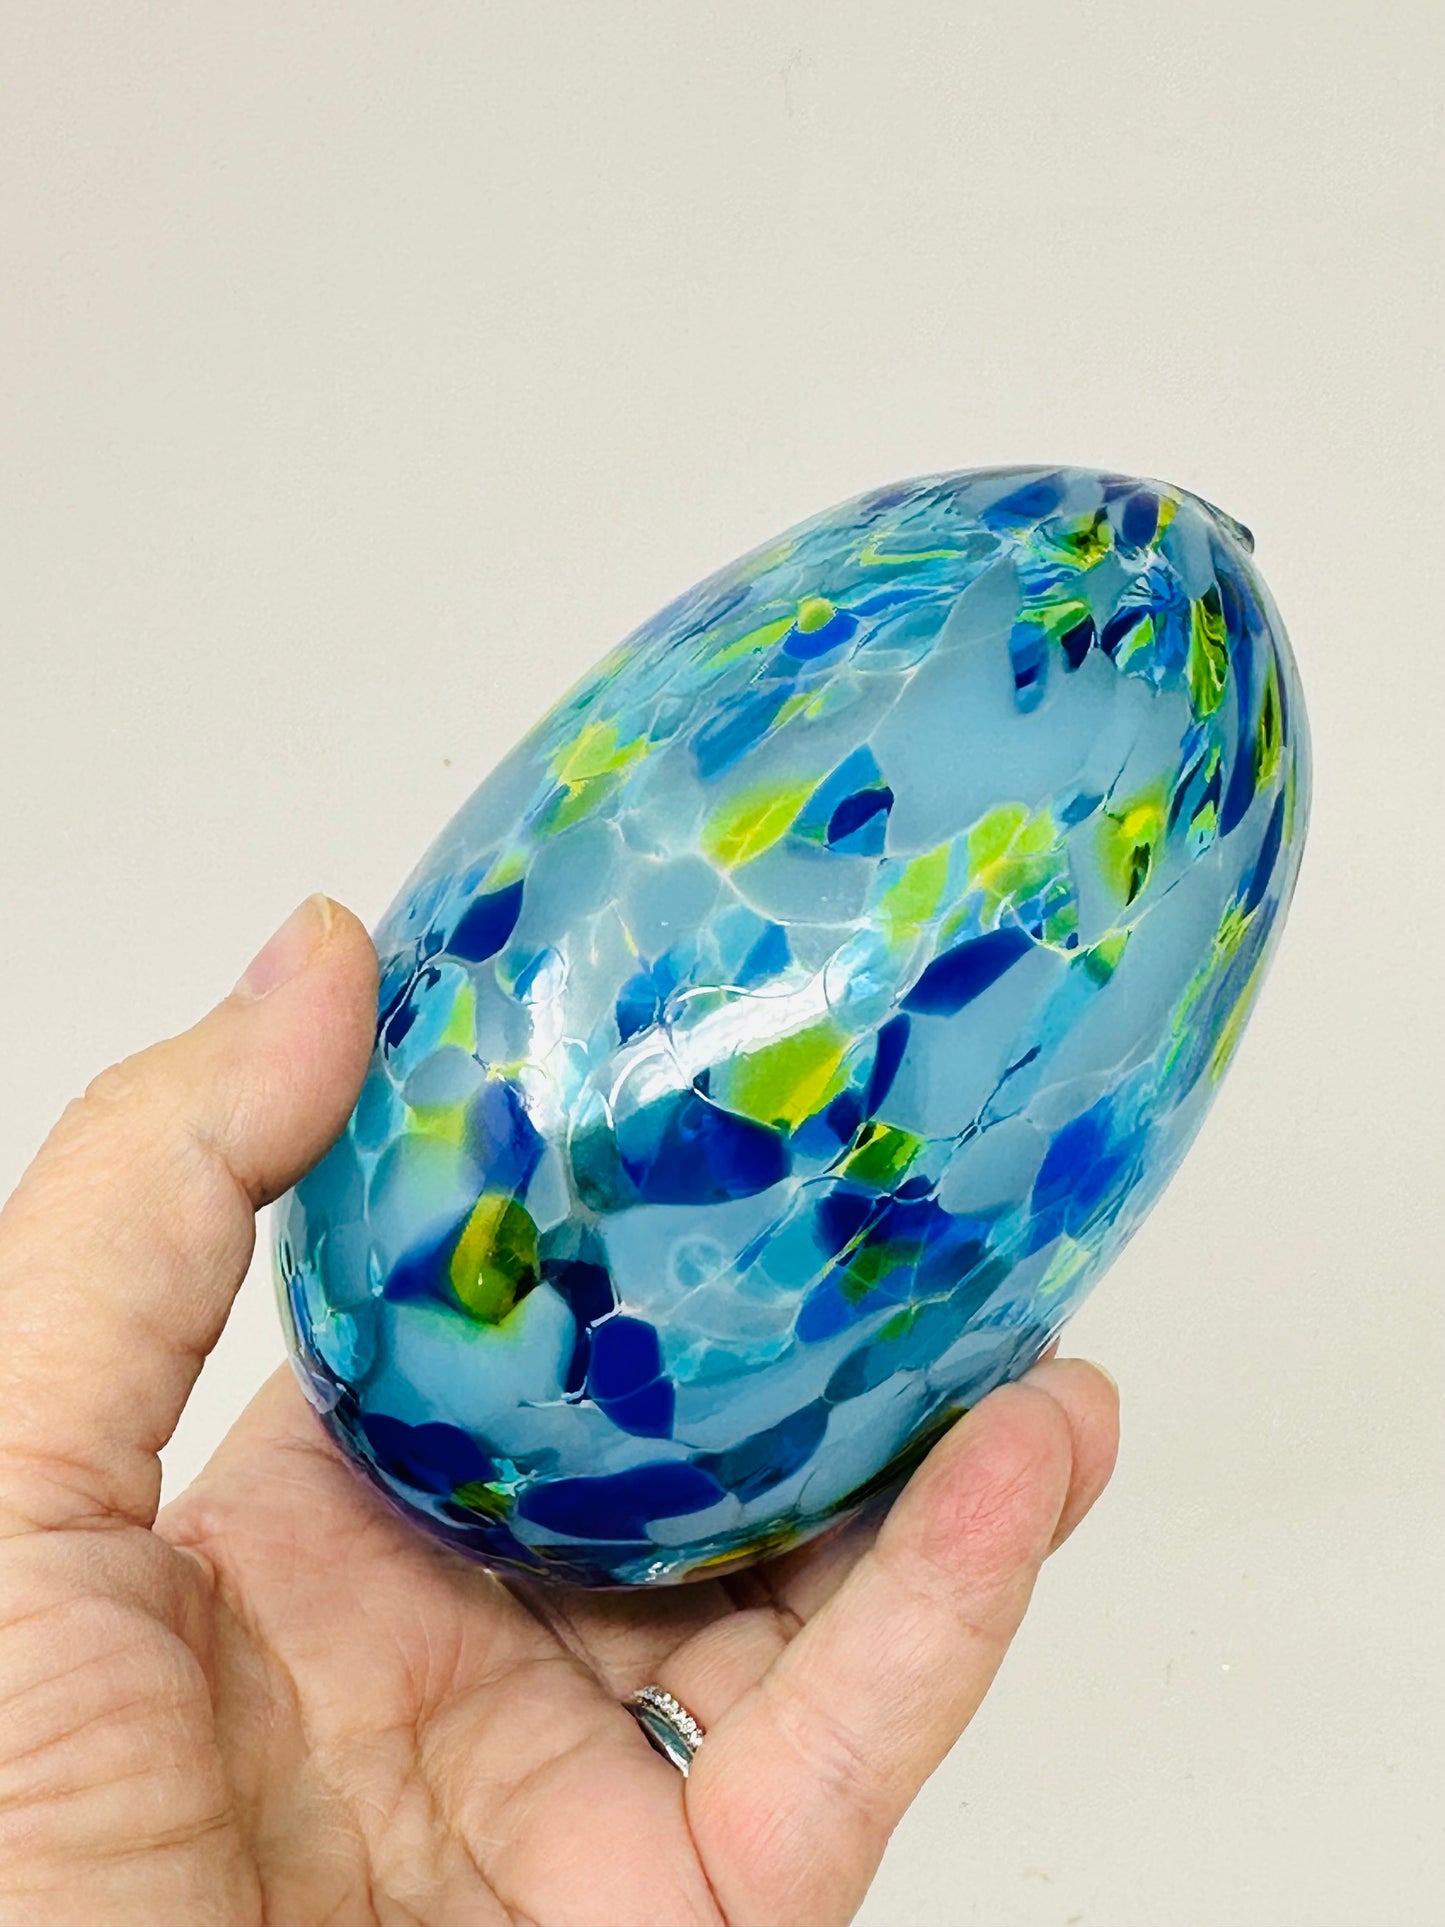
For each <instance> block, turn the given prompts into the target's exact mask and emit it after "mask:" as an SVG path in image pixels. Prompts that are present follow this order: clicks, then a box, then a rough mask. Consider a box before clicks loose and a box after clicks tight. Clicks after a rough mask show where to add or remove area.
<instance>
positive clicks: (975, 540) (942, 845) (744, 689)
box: [277, 469, 1309, 1585]
mask: <svg viewBox="0 0 1445 1927" xmlns="http://www.w3.org/2000/svg"><path fill="white" fill-rule="evenodd" d="M1251 548H1252V543H1251V540H1250V537H1249V535H1248V533H1247V532H1246V531H1245V530H1244V529H1242V528H1241V527H1240V526H1239V524H1237V523H1236V522H1234V521H1232V520H1231V519H1230V518H1229V517H1228V516H1226V515H1223V514H1222V513H1220V512H1219V511H1218V510H1216V509H1214V508H1212V507H1210V506H1209V505H1208V504H1207V503H1204V502H1202V501H1200V500H1198V499H1197V498H1195V497H1193V496H1191V495H1189V494H1187V493H1185V492H1184V491H1182V490H1179V489H1176V488H1169V487H1166V486H1164V485H1162V484H1159V483H1157V482H1146V481H1136V480H1132V479H1130V478H1127V477H1124V476H1119V475H1111V474H1101V473H1095V472H1090V471H1082V470H1035V469H1029V470H979V471H969V472H964V473H961V474H951V475H943V476H933V477H929V478H925V479H922V480H918V481H911V482H905V483H902V484H899V485H897V486H894V487H890V488H884V489H879V490H876V491H874V492H873V493H871V494H868V495H864V496H861V497H859V498H858V499H857V500H854V501H851V502H847V503H845V504H843V505H842V506H841V507H838V508H834V509H831V510H829V511H828V512H826V513H825V514H822V515H819V516H817V517H815V518H814V519H813V520H812V521H809V522H806V523H804V524H802V525H801V526H800V527H798V528H796V529H794V530H792V531H791V532H790V533H788V534H786V535H783V536H781V537H779V538H778V539H777V540H776V541H774V542H771V543H769V544H768V545H767V546H765V547H763V548H761V549H758V550H756V551H755V552H754V553H752V554H751V555H749V556H747V557H745V558H744V559H742V560H741V561H738V562H735V563H733V564H731V565H730V566H729V567H727V568H724V569H721V570H719V571H718V572H717V573H716V574H715V575H713V576H711V577H709V578H708V580H707V581H705V582H703V583H701V584H700V585H699V586H698V587H697V588H695V589H693V590H692V591H691V592H690V593H688V594H687V595H685V596H683V597H681V598H680V599H679V600H678V601H676V602H674V603H672V604H671V605H670V606H669V607H668V608H666V609H664V610H663V611H662V612H661V614H659V615H658V616H656V617H654V618H653V620H652V621H650V622H648V623H646V624H644V625H643V627H642V628H641V629H639V630H638V631H637V632H636V633H635V634H634V635H633V636H631V637H630V638H629V639H628V640H627V641H626V642H624V643H623V644H622V645H621V646H620V647H619V648H618V649H616V650H615V651H614V652H613V653H612V654H611V655H610V656H608V657H607V658H606V659H605V660H604V661H603V662H602V663H601V664H599V666H598V667H597V668H596V669H595V670H594V671H593V672H592V673H591V674H590V675H589V676H587V677H586V678H585V679H584V680H583V682H582V683H581V684H580V685H579V686H578V688H577V689H575V690H574V691H573V692H572V693H571V694H570V695H569V696H568V697H566V698H565V699H564V700H563V701H562V702H561V703H559V704H558V705H557V706H556V707H555V708H554V709H553V710H552V711H551V712H550V713H549V714H548V715H546V716H544V717H543V719H542V720H541V722H539V723H538V724H537V726H536V728H535V729H534V730H533V731H532V732H531V734H530V735H529V736H528V737H527V738H526V739H525V741H523V742H522V743H521V744H519V746H518V747H517V748H516V749H515V750H513V751H512V753H511V754H510V755H509V756H508V757H507V758H506V759H505V760H504V761H503V762H502V763H501V765H500V766H499V767H498V768H497V769H496V770H495V771H494V773H493V774H492V775H491V776H490V777H489V778H488V779H487V780H486V781H485V782H484V783H483V784H482V786H481V788H480V789H479V790H478V791H477V792H476V794H475V795H474V796H473V797H472V798H471V800H470V801H469V802H468V803H467V804H466V805H465V806H464V807H463V808H462V810H461V811H460V812H459V813H458V815H457V816H456V818H455V819H454V821H453V822H452V823H451V824H450V825H449V826H448V827H447V828H446V829H445V830H444V831H443V832H442V834H441V836H440V837H439V838H438V840H437V841H436V843H435V844H434V845H433V846H432V848H431V849H430V850H429V851H428V852H427V854H426V855H425V856H424V858H423V859H422V861H421V863H420V865H419V866H418V867H417V869H416V870H415V872H414V873H413V875H412V876H411V878H410V879H409V881H408V882H407V884H406V886H405V887H404V889H403V890H402V892H401V894H400V896H399V897H398V898H397V900H396V902H395V903H394V905H393V906H392V908H391V909H390V910H389V911H388V912H387V914H386V916H385V917H384V918H383V920H382V922H381V925H380V927H379V929H378V931H377V933H376V936H377V946H378V949H379V952H380V955H381V959H382V982H381V998H380V1009H379V1013H378V1023H377V1032H376V1048H375V1054H374V1057H373V1059H372V1063H371V1067H370V1071H369V1074H368V1076H367V1079H366V1083H365V1087H364V1088H363V1090H362V1092H361V1096H360V1100H359V1102H358V1104H357V1106H356V1110H355V1114H354V1115H353V1117H352V1119H351V1121H350V1123H349V1125H348V1126H347V1129H346V1131H345V1132H344V1134H343V1135H342V1137H341V1139H340V1140H339V1142H338V1143H337V1145H336V1146H335V1148H334V1149H333V1150H332V1151H331V1152H330V1154H329V1155H328V1156H327V1157H326V1158H325V1159H324V1160H323V1162H322V1163H321V1164H320V1165H318V1166H317V1168H316V1169H315V1170H314V1171H313V1172H312V1173H311V1174H310V1175H309V1176H308V1177H307V1178H306V1179H305V1180H304V1181H303V1182H302V1183H301V1184H300V1185H298V1186H297V1188H296V1190H295V1192H294V1193H293V1194H292V1195H291V1197H290V1198H289V1200H287V1201H286V1202H285V1204H284V1205H283V1207H282V1209H281V1212H280V1214H279V1218H278V1237H277V1263H278V1272H279V1276H280V1283H281V1297H282V1303H283V1308H284V1316H285V1319H286V1322H287V1326H288V1332H289V1337H290V1342H291V1347H292V1352H293V1357H294V1361H295V1364H296V1367H297V1370H298V1372H299V1373H300V1376H301V1379H302V1382H303V1384H304V1385H305V1387H306V1389H307V1391H308V1394H309V1396H310V1397H311V1399H312V1401H313V1402H314V1404H315V1405H316V1407H317V1409H318V1410H319V1411H320V1412H321V1414H322V1415H323V1418H324V1420H325V1422H326V1424H327V1426H328V1427H329V1428H330V1430H331V1432H332V1433H333V1435H334V1436H335V1438H336V1440H337V1441H338V1443H339V1444H340V1445H341V1447H342V1448H343V1450H344V1451H345V1452H347V1453H348V1454H349V1455H350V1456H352V1457H353V1458H354V1459H355V1460H356V1461H357V1462H358V1464H359V1465H360V1466H361V1468H362V1469H363V1470H364V1471H365V1473H366V1474H367V1475H368V1476H369V1477H370V1478H371V1479H372V1480H373V1481H374V1483H375V1484H376V1485H377V1486H378V1487H379V1488H380V1489H381V1491H382V1492H384V1493H385V1494H386V1495H387V1497H388V1498H390V1499H391V1500H392V1501H393V1502H394V1503H395V1504H396V1505H397V1506H399V1507H400V1508H401V1509H402V1511H403V1512H405V1513H406V1514H407V1515H408V1516H409V1517H410V1518H412V1519H413V1520H415V1521H417V1522H418V1523H419V1524H420V1525H422V1526H423V1527H425V1528H426V1529H427V1530H428V1531H429V1532H431V1533H433V1534H435V1535H436V1536H437V1537H438V1538H439V1539H441V1540H443V1541H445V1542H446V1543H447V1544H449V1545H452V1546H455V1547H460V1548H462V1549H464V1550H466V1551H468V1552H471V1553H474V1554H476V1555H477V1556H478V1557H480V1558H481V1559H483V1560H485V1561H487V1562H489V1563H491V1564H493V1565H497V1566H500V1567H504V1568H508V1569H511V1570H513V1571H517V1572H522V1573H526V1574H529V1575H532V1576H535V1577H542V1578H555V1579H559V1580H567V1581H570V1582H573V1583H580V1584H583V1585H631V1584H651V1583H657V1582H667V1581H675V1580H680V1579H687V1578H693V1577H701V1576H707V1575H712V1574H717V1573H720V1572H723V1571H726V1570H728V1569H730V1568H733V1567H735V1566H737V1565H739V1564H742V1563H745V1562H747V1561H749V1560H752V1559H756V1558H758V1557H761V1556H763V1555H766V1554H770V1553H772V1552H775V1551H777V1550H779V1549H781V1548H782V1547H785V1546H789V1545H792V1544H795V1543H797V1542H799V1541H800V1540H802V1539H805V1538H807V1537H808V1536H809V1535H811V1534H813V1533H816V1532H817V1531H819V1530H820V1529H821V1528H823V1527H824V1526H826V1525H828V1524H830V1523H832V1522H833V1521H835V1520H838V1519H839V1518H841V1517H842V1516H844V1515H846V1514H847V1513H849V1512H850V1511H852V1510H854V1509H856V1508H857V1507H858V1506H859V1505H860V1504H861V1503H862V1502H863V1501H864V1500H865V1499H866V1498H868V1497H869V1496H871V1495H873V1494H874V1493H877V1492H880V1491H883V1490H886V1489H888V1488H890V1487H893V1486H895V1485H896V1484H897V1483H898V1482H899V1481H900V1480H901V1479H902V1478H903V1476H904V1475H905V1474H906V1472H907V1471H908V1469H909V1468H910V1467H911V1466H912V1465H913V1464H914V1463H915V1462H916V1461H917V1459H918V1457H919V1456H920V1455H921V1453H922V1452H923V1451H924V1449H926V1447H927V1445H928V1443H929V1442H930V1441H931V1440H932V1439H933V1438H934V1437H935V1436H936V1435H937V1433H938V1432H939V1430H940V1429H941V1428H942V1427H943V1426H944V1425H946V1424H947V1423H948V1422H949V1421H950V1420H951V1419H952V1418H953V1417H955V1416H956V1415H957V1414H958V1413H959V1412H960V1411H962V1410H963V1409H964V1408H966V1407H967V1406H969V1405H971V1404H972V1403H974V1402H975V1401H977V1400H978V1399H979V1398H981V1397H982V1396H983V1395H984V1394H985V1393H986V1392H988V1391H989V1390H990V1389H991V1388H992V1387H994V1386H995V1385H998V1384H999V1383H1000V1382H1002V1381H1003V1380H1005V1379H1009V1378H1012V1377H1014V1376H1016V1375H1017V1374H1019V1373H1020V1372H1022V1371H1023V1370H1025V1369H1026V1368H1027V1367H1028V1365H1029V1364H1030V1363H1031V1362H1032V1361H1033V1360H1034V1359H1035V1358H1036V1357H1037V1356H1038V1354H1039V1353H1040V1352H1041V1351H1042V1350H1043V1349H1044V1347H1045V1346H1046V1345H1047V1344H1048V1343H1049V1341H1050V1340H1051V1339H1052V1338H1053V1336H1054V1335H1055V1334H1056V1333H1057V1331H1058V1330H1059V1327H1060V1326H1061V1325H1062V1324H1063V1322H1064V1321H1065V1319H1066V1318H1067V1317H1068V1316H1069V1314H1070V1313H1071V1312H1072V1311H1073V1310H1074V1309H1075V1307H1076V1306H1077V1305H1078V1303H1079V1301H1080V1299H1081V1298H1082V1296H1083V1294H1084V1293H1085V1291H1086V1290H1087V1289H1088V1288H1089V1286H1090V1285H1091V1283H1092V1282H1093V1280H1094V1278H1095V1277H1096V1276H1097V1274H1098V1273H1099V1271H1100V1270H1101V1268H1102V1267H1103V1266H1104V1265H1105V1264H1107V1262H1108V1261H1109V1259H1110V1258H1111V1257H1112V1256H1113V1255H1114V1254H1115V1253H1116V1252H1117V1251H1118V1250H1119V1248H1120V1246H1121V1245H1122V1244H1123V1242H1124V1241H1125V1239H1126V1238H1127V1237H1128V1236H1129V1234H1130V1233H1131V1231H1132V1230H1133V1229H1134V1228H1135V1227H1136V1226H1137V1225H1138V1223H1139V1222H1140V1219H1141V1218H1142V1216H1143V1214H1144V1213H1145V1212H1146V1211H1147V1210H1148V1208H1149V1206H1150V1204H1151V1203H1152V1202H1153V1200H1154V1198H1155V1197H1157V1195H1158V1194H1159V1191H1160V1190H1161V1188H1162V1187H1163V1185H1164V1184H1165V1182H1166V1180H1167V1179H1168V1177H1169V1176H1170V1174H1171V1172H1172V1171H1173V1170H1174V1168H1175V1167H1176V1165H1177V1164H1178V1162H1179V1160H1180V1158H1181V1156H1182V1155H1183V1153H1184V1151H1185V1149H1186V1148H1187V1146H1188V1144H1189V1142H1190V1140H1191V1139H1192V1138H1193V1136H1194V1134H1195V1131H1196V1129H1197V1128H1198V1125H1199V1123H1200V1120H1201V1118H1202V1116H1203V1114H1204V1111H1205V1109H1206V1107H1207V1105H1208V1103H1209V1100H1210V1097H1211V1095H1212V1093H1213V1091H1214V1089H1215V1087H1216V1085H1217V1084H1218V1081H1219V1078H1220V1076H1221V1074H1222V1072H1223V1070H1224V1068H1225V1066H1226V1065H1227V1064H1228V1062H1229V1060H1230V1057H1231V1055H1232V1053H1233V1051H1234V1048H1235V1045H1236V1043H1237V1042H1238V1039H1239V1034H1240V1030H1241V1028H1242V1026H1243V1024H1244V1022H1245V1019H1246V1017H1247V1015H1248V1013H1249V1010H1250V1007H1251V1004H1252V1003H1253V1000H1254V996H1255V993H1256V991H1257V989H1258V987H1259V984H1260V980H1261V977H1262V976H1263V974H1264V971H1265V968H1266V965H1267V963H1268V961H1269V958H1270V955H1271V951H1272V948H1273V944H1274V941H1275V938H1276V937H1277V935H1278V931H1279V927H1280V921H1281V916H1282V913H1283V911H1284V909H1285V907H1286V905H1287V904H1288V901H1289V897H1290V894H1291V891H1292V888H1293V885H1294V880H1295V875H1296V871H1297V869H1298V865H1299V857H1300V848H1301V842H1302V839H1303V835H1304V828H1305V820H1306V813H1307V802H1308V784H1309V774H1308V767H1309V766H1308V741H1307V735H1306V729H1305V721H1304V708H1303V703H1302V699H1301V693H1300V688H1299V681H1298V677H1297V673H1296V670H1295V666H1294V661H1293V658H1292V656H1291V654H1290V649H1289V645H1288V642H1287V641H1286V638H1285V633H1284V630H1283V628H1282V626H1281V624H1280V621H1279V618H1278V615H1277V614H1276V612H1275V609H1274V605H1273V603H1272V602H1271V600H1270V597H1269V594H1268V591H1267V590H1266V589H1265V587H1264V584H1263V583H1262V582H1261V580H1260V578H1259V576H1258V574H1257V573H1256V571H1255V568H1254V565H1253V563H1252V561H1251V556H1250V552H1251Z"/></svg>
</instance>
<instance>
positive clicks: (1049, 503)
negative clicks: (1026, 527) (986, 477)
mask: <svg viewBox="0 0 1445 1927" xmlns="http://www.w3.org/2000/svg"><path fill="white" fill-rule="evenodd" d="M1063 499H1064V484H1063V481H1062V479H1061V478H1060V477H1059V476H1057V475H1045V476H1042V477H1041V478H1040V479H1039V480H1038V481H1036V482H1026V483H1025V484H1024V486H1023V487H1022V488H1016V489H1015V490H1014V491H1013V493H1012V495H1005V496H1004V497H1003V498H1002V500H1001V501H997V502H991V503H990V504H989V506H988V507H987V508H986V509H984V510H982V511H981V512H980V514H979V518H978V519H979V521H980V522H982V523H984V524H985V525H986V526H987V527H989V528H1007V527H1017V526H1018V525H1020V524H1021V523H1025V522H1039V521H1042V519H1043V518H1044V516H1046V515H1051V514H1052V513H1053V511H1054V510H1055V509H1056V508H1057V507H1058V506H1059V504H1060V502H1062V501H1063Z"/></svg>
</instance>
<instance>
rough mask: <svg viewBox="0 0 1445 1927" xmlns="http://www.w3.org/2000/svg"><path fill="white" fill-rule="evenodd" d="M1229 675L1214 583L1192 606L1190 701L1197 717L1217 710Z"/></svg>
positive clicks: (1219, 603) (1221, 614)
mask: <svg viewBox="0 0 1445 1927" xmlns="http://www.w3.org/2000/svg"><path fill="white" fill-rule="evenodd" d="M1228 674H1229V649H1228V638H1227V631H1226V630H1225V626H1224V608H1223V605H1222V604H1221V602H1220V600H1219V591H1218V589H1216V588H1215V587H1214V586H1213V585H1212V584H1211V586H1210V587H1209V588H1208V589H1206V590H1205V592H1204V594H1203V595H1202V596H1200V597H1199V599H1198V600H1197V601H1196V602H1195V603H1194V604H1193V605H1192V608H1191V610H1190V618H1189V665H1188V676H1189V700H1190V702H1191V703H1192V704H1193V705H1194V713H1195V715H1196V716H1212V715H1213V714H1214V712H1215V710H1216V709H1218V707H1219V705H1220V703H1221V702H1222V701H1223V700H1224V684H1225V679H1226V677H1227V676H1228Z"/></svg>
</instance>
